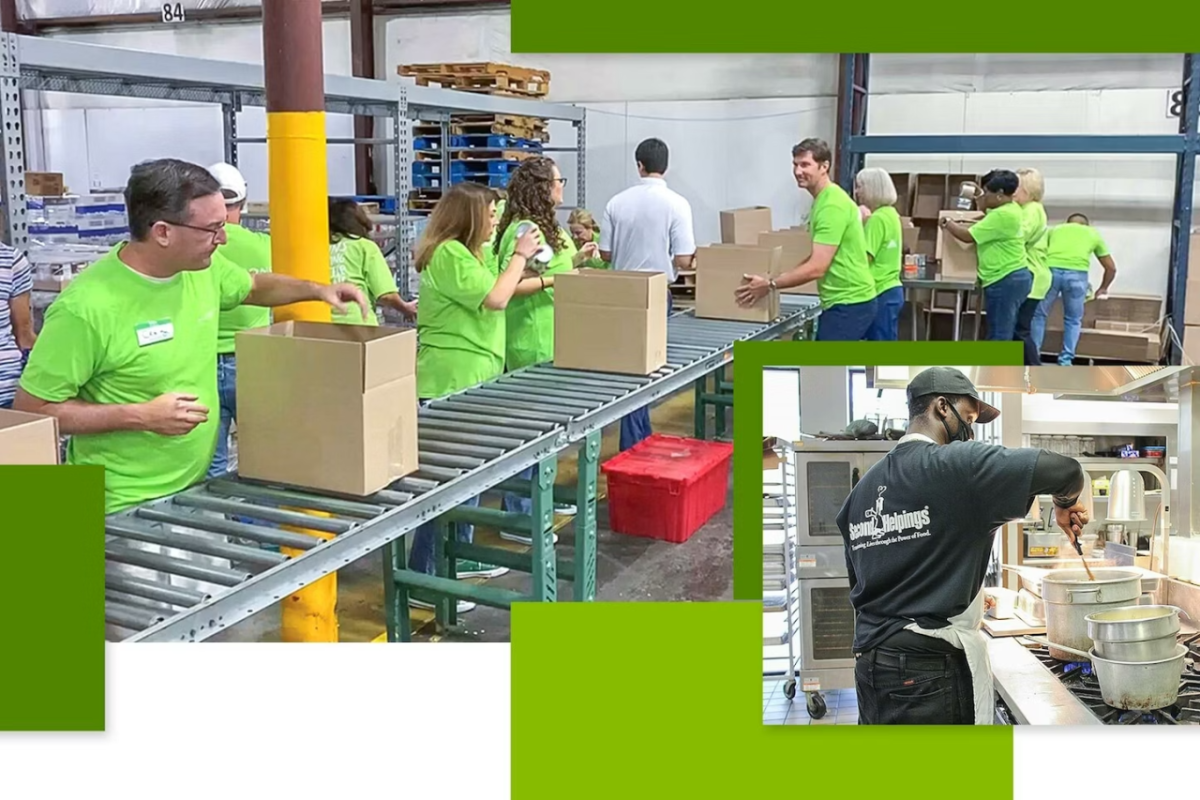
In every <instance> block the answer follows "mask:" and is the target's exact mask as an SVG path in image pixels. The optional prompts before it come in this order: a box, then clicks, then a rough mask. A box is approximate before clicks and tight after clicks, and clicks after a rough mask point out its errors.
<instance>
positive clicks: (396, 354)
mask: <svg viewBox="0 0 1200 800" xmlns="http://www.w3.org/2000/svg"><path fill="white" fill-rule="evenodd" d="M235 343H236V348H237V360H238V377H237V395H238V420H237V421H238V473H239V474H240V475H241V476H242V477H245V478H250V479H253V480H261V481H269V482H272V483H281V484H286V485H289V486H298V487H302V488H306V489H315V490H318V491H328V492H335V493H339V494H349V495H355V496H360V497H361V496H365V495H368V494H372V493H374V492H377V491H380V490H382V489H385V488H387V486H388V485H389V484H391V483H392V482H393V481H396V480H398V479H400V478H403V477H404V476H406V475H410V474H412V473H413V472H415V471H416V470H417V379H416V361H417V334H416V331H413V330H400V329H397V328H386V327H376V326H371V325H337V324H332V323H321V322H280V323H276V324H274V325H271V326H270V327H267V328H256V329H253V330H248V331H241V332H239V333H238V334H237V336H236V339H235Z"/></svg>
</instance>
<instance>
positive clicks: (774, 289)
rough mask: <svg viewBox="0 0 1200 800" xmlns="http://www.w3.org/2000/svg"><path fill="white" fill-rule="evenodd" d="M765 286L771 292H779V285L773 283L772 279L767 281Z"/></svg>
mask: <svg viewBox="0 0 1200 800" xmlns="http://www.w3.org/2000/svg"><path fill="white" fill-rule="evenodd" d="M767 285H768V286H770V287H771V291H772V292H777V291H779V285H778V284H777V283H775V279H774V278H771V279H770V280H769V281H767Z"/></svg>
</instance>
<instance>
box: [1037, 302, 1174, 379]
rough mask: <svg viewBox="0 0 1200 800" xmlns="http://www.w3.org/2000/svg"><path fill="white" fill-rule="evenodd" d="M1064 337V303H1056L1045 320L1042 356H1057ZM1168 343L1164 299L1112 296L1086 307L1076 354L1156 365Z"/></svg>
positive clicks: (1078, 355)
mask: <svg viewBox="0 0 1200 800" xmlns="http://www.w3.org/2000/svg"><path fill="white" fill-rule="evenodd" d="M1062 335H1063V312H1062V304H1061V303H1055V305H1054V307H1053V309H1052V310H1051V311H1050V315H1049V316H1048V317H1047V318H1046V335H1045V338H1044V339H1043V340H1042V353H1044V354H1046V355H1057V354H1058V352H1059V351H1060V350H1061V349H1062ZM1168 344H1169V334H1168V333H1167V330H1166V324H1165V322H1164V320H1163V298H1162V297H1161V296H1158V295H1137V294H1120V295H1117V294H1110V295H1109V296H1108V297H1106V298H1105V299H1103V300H1092V301H1090V302H1088V303H1087V304H1085V305H1084V307H1083V328H1082V330H1081V331H1080V334H1079V344H1078V345H1077V346H1076V348H1075V355H1076V357H1078V358H1099V359H1111V360H1114V361H1121V362H1128V363H1154V362H1157V361H1158V360H1159V359H1161V358H1162V357H1163V354H1164V352H1165V349H1166V346H1167V345H1168Z"/></svg>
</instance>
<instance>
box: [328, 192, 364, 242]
mask: <svg viewBox="0 0 1200 800" xmlns="http://www.w3.org/2000/svg"><path fill="white" fill-rule="evenodd" d="M373 227H374V226H372V225H371V218H370V217H368V216H367V212H365V211H363V208H362V206H360V205H359V204H358V203H356V202H354V201H353V200H351V199H349V198H347V197H341V198H336V197H331V198H329V241H331V242H334V241H337V240H338V239H369V238H370V237H371V229H372V228H373Z"/></svg>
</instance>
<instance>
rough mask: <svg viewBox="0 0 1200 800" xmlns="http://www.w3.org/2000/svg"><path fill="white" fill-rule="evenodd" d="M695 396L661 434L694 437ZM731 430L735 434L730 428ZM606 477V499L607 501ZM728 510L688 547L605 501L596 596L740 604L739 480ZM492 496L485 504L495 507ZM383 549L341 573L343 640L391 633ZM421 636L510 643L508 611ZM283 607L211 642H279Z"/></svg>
mask: <svg viewBox="0 0 1200 800" xmlns="http://www.w3.org/2000/svg"><path fill="white" fill-rule="evenodd" d="M692 398H693V395H692V392H691V391H690V390H689V391H686V392H683V393H681V394H679V395H676V396H675V397H673V398H671V399H669V400H668V401H667V402H665V403H662V404H661V405H659V406H658V407H656V408H655V409H653V411H652V412H651V419H652V422H653V427H654V430H655V432H657V433H665V434H671V435H676V436H689V437H690V436H692V435H693V433H694V431H693V425H694V422H693V403H692ZM727 430H732V425H730V426H729V427H728V428H727ZM617 451H618V428H617V426H615V425H614V426H612V427H611V429H609V430H605V432H604V442H603V446H602V453H601V460H602V461H604V460H607V459H608V458H611V457H612V456H614V455H616V453H617ZM558 471H559V477H558V481H559V483H571V482H573V480H574V476H575V457H574V455H568V456H565V457H561V458H560V460H559V470H558ZM604 488H605V487H604V479H603V475H602V476H601V485H600V496H601V497H604V496H605V494H606V493H605V491H604ZM727 497H728V502H727V503H726V507H725V508H724V509H723V510H722V511H721V512H720V513H718V514H717V515H716V516H715V517H713V518H712V519H711V520H709V521H708V523H707V524H706V525H705V526H704V527H703V528H701V529H700V530H699V531H697V532H696V533H695V534H694V535H693V536H692V538H691V539H689V540H688V541H687V542H684V543H683V544H669V543H667V542H662V541H658V540H655V539H644V538H640V537H636V536H626V535H622V534H618V533H614V532H613V531H612V530H610V529H609V527H608V505H607V503H606V502H604V501H603V500H601V501H600V502H599V503H598V507H597V517H598V520H597V527H598V552H599V557H598V559H597V568H596V571H597V575H596V579H597V595H598V599H599V600H606V601H638V600H641V601H678V600H692V601H704V600H731V599H732V598H733V584H732V574H733V494H732V478H731V483H730V488H729V494H728V495H727ZM489 499H490V498H489V497H488V496H487V495H485V498H484V503H485V504H487V505H493V503H491V502H489ZM560 522H561V523H564V527H562V528H561V529H560V530H559V531H558V536H559V542H558V545H557V550H558V553H559V557H560V558H564V557H565V558H570V557H571V554H572V552H573V550H574V548H573V547H572V546H571V543H572V539H573V528H572V525H571V523H570V522H569V521H567V520H566V519H565V518H560ZM475 539H476V542H478V543H479V544H486V545H497V546H502V547H507V548H510V549H518V550H526V549H527V548H524V547H521V546H520V545H513V544H512V543H509V542H503V541H502V540H500V539H499V538H498V537H496V536H495V534H494V533H493V532H491V531H487V530H483V529H479V530H477V531H476V534H475ZM382 576H383V558H382V551H377V552H376V553H373V554H372V555H370V556H368V557H366V558H363V559H361V560H360V561H358V562H356V563H354V564H351V565H350V566H348V567H346V568H344V569H342V570H341V571H339V573H338V623H339V639H340V641H343V642H372V641H379V640H380V638H381V636H382V635H383V634H384V632H385V627H386V626H385V618H384V609H383V578H382ZM490 584H491V585H494V586H498V587H502V588H510V589H516V590H522V589H527V587H528V585H529V577H528V576H527V575H524V574H518V573H509V574H508V575H504V576H501V577H500V578H496V579H494V580H493V581H491V582H490ZM571 590H572V587H571V584H570V583H569V582H562V581H560V582H559V585H558V591H559V596H560V597H566V598H568V599H569V598H570V597H571ZM412 620H413V625H414V629H417V628H418V627H419V630H417V632H416V633H415V636H414V638H416V639H418V640H420V641H472V642H507V641H508V640H509V613H508V612H507V611H503V610H500V609H493V608H487V607H484V606H478V607H477V608H476V609H475V610H473V611H471V612H469V613H467V614H464V615H461V616H460V618H459V626H458V628H457V629H456V630H453V631H449V632H446V633H445V634H439V633H438V632H437V631H436V628H435V625H434V624H433V622H432V614H431V613H428V612H423V611H414V612H413V613H412ZM279 636H280V634H279V607H278V606H274V607H273V608H271V609H268V610H267V611H264V612H262V613H259V614H257V615H255V616H253V617H251V618H249V619H247V620H244V621H243V622H241V623H238V624H237V625H235V626H233V627H232V628H230V629H229V630H228V631H225V632H223V633H221V634H219V635H218V636H216V637H214V638H213V639H212V640H211V641H224V642H277V641H279Z"/></svg>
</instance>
